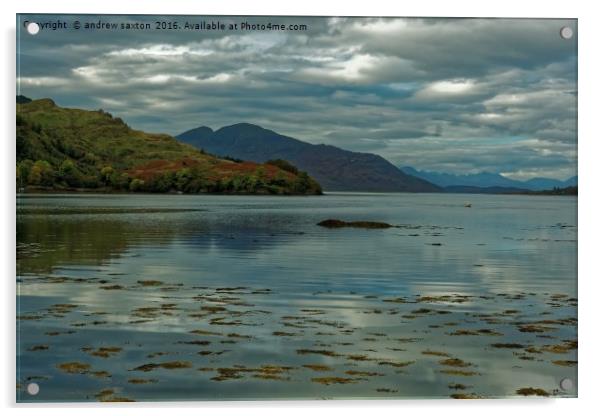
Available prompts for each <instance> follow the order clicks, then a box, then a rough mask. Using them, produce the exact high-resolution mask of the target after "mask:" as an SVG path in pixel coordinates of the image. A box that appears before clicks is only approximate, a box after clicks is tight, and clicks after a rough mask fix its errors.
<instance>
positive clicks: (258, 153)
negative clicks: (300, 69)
mask: <svg viewBox="0 0 602 416" xmlns="http://www.w3.org/2000/svg"><path fill="white" fill-rule="evenodd" d="M176 137H177V138H178V139H179V140H182V141H183V142H186V143H189V144H191V145H193V146H195V147H197V148H200V149H204V150H205V151H207V152H210V153H213V154H216V155H220V156H230V157H235V158H239V159H244V160H252V161H255V162H265V161H267V160H270V159H284V160H287V161H289V162H291V163H292V164H294V165H295V166H298V167H299V168H300V169H302V170H304V171H307V172H308V173H309V174H310V175H311V176H312V177H313V178H315V179H316V180H317V181H318V182H319V183H320V184H321V185H322V187H323V188H324V189H326V190H329V191H370V192H437V191H440V190H441V189H440V188H439V187H437V186H435V185H433V184H432V183H429V182H428V181H425V180H423V179H420V178H416V177H414V176H411V175H407V174H405V173H403V172H401V171H400V170H399V169H397V168H396V167H395V166H394V165H392V164H391V163H389V162H388V161H387V160H385V159H384V158H382V157H381V156H378V155H374V154H371V153H357V152H350V151H347V150H343V149H340V148H338V147H335V146H329V145H324V144H320V145H314V144H310V143H306V142H303V141H301V140H297V139H294V138H292V137H287V136H283V135H281V134H278V133H276V132H274V131H271V130H267V129H264V128H262V127H259V126H256V125H253V124H248V123H240V124H234V125H232V126H227V127H222V128H221V129H219V130H216V131H212V130H211V129H210V128H209V127H199V128H196V129H193V130H189V131H187V132H184V133H182V134H180V135H178V136H176Z"/></svg>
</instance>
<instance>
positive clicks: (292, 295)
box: [17, 194, 577, 401]
mask: <svg viewBox="0 0 602 416" xmlns="http://www.w3.org/2000/svg"><path fill="white" fill-rule="evenodd" d="M464 198H465V197H464V196H461V195H460V196H458V195H361V194H340V195H328V196H325V197H320V198H290V199H289V198H276V197H274V198H271V197H266V198H253V197H222V196H202V197H184V198H180V197H173V198H170V197H166V196H160V195H156V196H155V195H136V196H130V195H125V196H124V195H121V196H115V195H108V196H88V195H86V196H69V197H65V198H62V197H60V196H50V197H45V196H28V197H26V198H22V199H20V200H19V206H18V219H17V244H18V267H19V269H18V278H19V279H20V280H19V296H18V316H19V320H18V333H19V344H18V346H17V349H18V357H17V358H18V374H17V380H18V383H20V384H21V387H20V389H19V390H18V394H19V400H20V401H27V400H34V401H35V400H50V401H52V400H75V401H88V400H118V399H134V400H161V399H170V400H175V399H183V400H190V399H225V398H287V397H289V398H317V397H358V396H361V397H410V396H421V397H422V396H428V397H449V396H452V397H464V396H465V397H473V396H474V397H477V396H478V397H498V396H505V395H516V394H522V393H524V394H543V393H545V394H549V395H569V396H573V395H575V394H576V390H575V391H571V392H559V391H557V384H558V381H559V380H560V379H561V378H564V377H571V378H573V379H575V376H576V352H577V350H576V347H577V344H576V323H577V321H576V306H577V303H576V302H577V301H576V299H575V298H574V296H575V293H576V232H577V229H576V227H575V226H576V217H575V215H576V200H575V199H572V198H529V197H524V196H523V197H521V196H517V197H512V196H504V197H503V198H498V197H496V196H487V195H483V196H471V198H472V202H473V208H471V209H466V208H464V206H463V201H464ZM140 208H144V209H145V210H146V211H141V210H140ZM19 209H20V214H19ZM35 210H37V211H35ZM34 211H35V212H34ZM59 211H60V213H59ZM325 218H342V219H345V220H379V221H387V222H390V223H393V224H396V225H399V227H398V228H393V229H389V230H361V229H341V230H329V229H323V228H321V227H317V226H316V223H317V222H318V221H321V220H323V219H325ZM32 380H37V381H36V382H38V383H39V384H40V385H41V386H42V389H41V393H40V395H39V396H36V397H35V398H31V397H28V396H26V395H25V393H24V388H23V386H24V385H26V383H27V382H29V381H32ZM50 380H51V382H50ZM74 385H76V386H77V388H73V386H74ZM174 386H178V387H177V388H176V387H174ZM522 388H533V389H534V390H521V389H522ZM537 389H540V390H541V391H540V390H537ZM519 390H521V391H522V393H517V392H518V391H519ZM542 392H543V393H542Z"/></svg>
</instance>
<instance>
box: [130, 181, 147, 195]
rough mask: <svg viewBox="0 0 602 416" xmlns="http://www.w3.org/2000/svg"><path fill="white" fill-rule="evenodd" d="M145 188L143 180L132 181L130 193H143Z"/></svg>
mask: <svg viewBox="0 0 602 416" xmlns="http://www.w3.org/2000/svg"><path fill="white" fill-rule="evenodd" d="M143 187H144V181H143V180H142V179H138V178H136V179H132V181H131V182H130V191H132V192H136V191H141V190H142V188H143Z"/></svg>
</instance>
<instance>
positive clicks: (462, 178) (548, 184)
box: [400, 166, 577, 191]
mask: <svg viewBox="0 0 602 416" xmlns="http://www.w3.org/2000/svg"><path fill="white" fill-rule="evenodd" d="M400 169H401V170H402V171H404V172H405V173H407V174H409V175H413V176H416V177H419V178H422V179H425V180H427V181H429V182H432V183H434V184H436V185H438V186H441V187H444V188H447V187H473V188H474V187H479V188H493V189H495V188H511V189H523V190H529V191H542V190H547V189H553V188H566V187H573V186H577V176H573V177H571V178H569V179H567V180H565V181H560V180H557V179H550V178H533V179H529V180H527V181H517V180H514V179H510V178H506V177H505V176H503V175H500V174H499V173H490V172H481V173H475V174H468V175H454V174H452V173H442V172H431V171H424V170H417V169H414V168H413V167H410V166H404V167H401V168H400Z"/></svg>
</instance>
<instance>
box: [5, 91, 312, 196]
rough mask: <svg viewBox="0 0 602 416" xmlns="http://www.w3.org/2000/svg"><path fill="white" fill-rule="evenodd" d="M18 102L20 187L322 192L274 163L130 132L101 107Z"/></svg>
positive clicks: (300, 175) (302, 175) (307, 179)
mask: <svg viewBox="0 0 602 416" xmlns="http://www.w3.org/2000/svg"><path fill="white" fill-rule="evenodd" d="M19 102H20V103H19ZM19 102H18V103H17V146H16V147H17V187H18V188H20V189H24V190H45V189H46V190H90V189H96V190H102V191H111V190H114V191H120V190H121V191H141V192H170V191H180V192H184V193H199V192H216V193H248V194H320V193H321V189H320V185H319V184H318V183H317V182H316V181H314V180H313V179H312V178H310V177H309V176H308V175H307V173H304V172H299V171H297V170H296V169H291V168H290V167H288V166H286V165H282V164H281V163H278V161H274V162H271V163H270V162H267V163H263V164H259V163H253V162H243V161H237V160H226V159H220V158H218V157H215V156H213V155H210V154H207V153H205V152H203V151H200V150H198V149H196V148H194V147H192V146H189V145H187V144H184V143H181V142H179V141H178V140H176V139H174V138H173V137H171V136H168V135H165V134H150V133H145V132H142V131H138V130H133V129H131V128H130V127H129V126H128V125H127V124H126V123H125V122H124V121H123V120H121V119H120V118H116V117H113V116H112V115H111V114H109V113H107V112H105V111H102V110H98V111H88V110H79V109H71V108H62V107H59V106H57V105H56V104H55V103H54V102H53V101H52V100H50V99H41V100H33V101H31V102H27V100H23V99H21V100H19Z"/></svg>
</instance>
